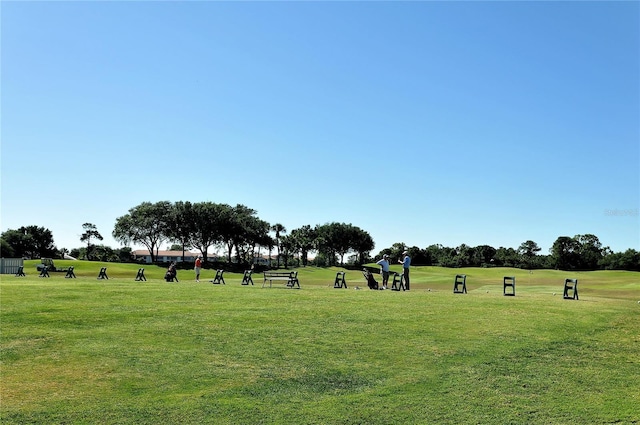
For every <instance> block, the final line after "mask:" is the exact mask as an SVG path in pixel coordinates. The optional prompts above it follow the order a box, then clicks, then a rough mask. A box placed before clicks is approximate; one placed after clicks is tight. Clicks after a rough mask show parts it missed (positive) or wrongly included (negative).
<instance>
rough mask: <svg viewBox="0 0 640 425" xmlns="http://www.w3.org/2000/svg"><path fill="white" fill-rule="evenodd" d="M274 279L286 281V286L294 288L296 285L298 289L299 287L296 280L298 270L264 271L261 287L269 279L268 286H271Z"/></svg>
mask: <svg viewBox="0 0 640 425" xmlns="http://www.w3.org/2000/svg"><path fill="white" fill-rule="evenodd" d="M274 280H282V281H286V282H287V288H294V287H295V286H296V285H297V286H298V289H300V281H299V280H298V272H297V271H291V272H272V271H266V272H264V282H262V287H263V288H264V285H266V284H267V281H269V288H271V284H272V282H273V281H274Z"/></svg>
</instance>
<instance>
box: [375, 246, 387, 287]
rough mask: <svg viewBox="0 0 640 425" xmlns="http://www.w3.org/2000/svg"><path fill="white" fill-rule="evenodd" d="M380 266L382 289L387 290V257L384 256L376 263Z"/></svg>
mask: <svg viewBox="0 0 640 425" xmlns="http://www.w3.org/2000/svg"><path fill="white" fill-rule="evenodd" d="M376 264H377V265H379V266H380V274H381V275H382V289H387V283H389V256H388V255H387V254H384V255H383V256H382V259H381V260H380V261H378V262H376Z"/></svg>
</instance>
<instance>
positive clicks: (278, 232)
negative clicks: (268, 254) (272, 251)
mask: <svg viewBox="0 0 640 425" xmlns="http://www.w3.org/2000/svg"><path fill="white" fill-rule="evenodd" d="M271 230H272V231H273V232H275V233H276V247H277V248H278V263H277V264H278V268H280V235H281V234H282V233H287V229H286V228H285V227H284V226H283V225H282V224H280V223H276V224H274V225H273V226H271Z"/></svg>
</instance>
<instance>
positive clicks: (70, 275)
mask: <svg viewBox="0 0 640 425" xmlns="http://www.w3.org/2000/svg"><path fill="white" fill-rule="evenodd" d="M64 278H65V279H75V278H76V274H75V273H74V272H73V266H71V267H69V269H67V274H66V275H64Z"/></svg>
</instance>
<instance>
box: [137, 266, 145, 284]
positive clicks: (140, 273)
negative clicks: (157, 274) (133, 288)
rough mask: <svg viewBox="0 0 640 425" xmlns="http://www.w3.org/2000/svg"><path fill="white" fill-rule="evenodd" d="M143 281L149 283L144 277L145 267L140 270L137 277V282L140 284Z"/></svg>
mask: <svg viewBox="0 0 640 425" xmlns="http://www.w3.org/2000/svg"><path fill="white" fill-rule="evenodd" d="M141 280H144V281H145V282H146V281H147V278H146V277H144V267H141V268H139V269H138V274H137V275H136V282H139V281H141Z"/></svg>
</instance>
